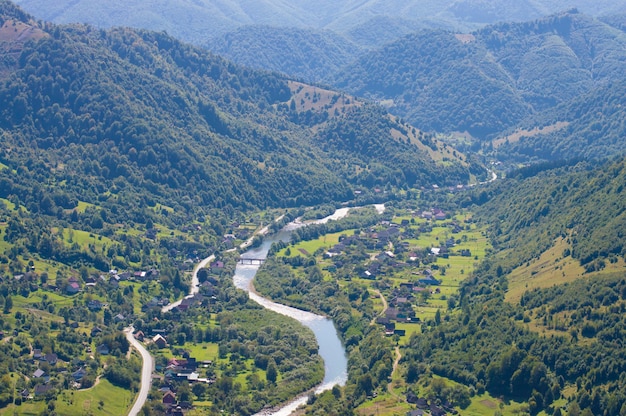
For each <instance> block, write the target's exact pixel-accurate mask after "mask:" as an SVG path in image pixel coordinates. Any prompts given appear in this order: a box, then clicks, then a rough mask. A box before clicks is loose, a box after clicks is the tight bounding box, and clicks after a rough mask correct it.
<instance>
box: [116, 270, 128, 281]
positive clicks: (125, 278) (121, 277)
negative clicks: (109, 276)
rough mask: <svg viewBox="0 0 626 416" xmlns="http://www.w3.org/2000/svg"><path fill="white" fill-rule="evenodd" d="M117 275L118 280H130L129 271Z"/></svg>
mask: <svg viewBox="0 0 626 416" xmlns="http://www.w3.org/2000/svg"><path fill="white" fill-rule="evenodd" d="M117 277H119V279H118V280H120V281H122V282H124V281H126V280H130V272H123V273H120V274H118V275H117Z"/></svg>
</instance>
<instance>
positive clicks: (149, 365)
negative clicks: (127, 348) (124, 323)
mask: <svg viewBox="0 0 626 416" xmlns="http://www.w3.org/2000/svg"><path fill="white" fill-rule="evenodd" d="M134 331H135V328H133V327H132V326H129V327H128V328H126V329H125V330H124V333H125V334H126V339H127V340H128V342H130V344H131V345H132V346H133V347H135V349H136V350H137V351H139V354H141V359H142V360H143V364H142V366H141V388H140V389H139V394H138V395H137V398H136V399H135V403H134V404H133V407H132V408H131V409H130V412H128V416H137V415H138V414H139V412H140V411H141V408H142V407H143V405H144V404H145V403H146V400H148V393H149V392H150V384H151V383H152V371H153V370H154V359H153V358H152V355H150V353H149V352H148V350H146V348H145V347H144V346H143V345H141V343H140V342H139V341H137V340H136V339H135V337H134V336H133V332H134Z"/></svg>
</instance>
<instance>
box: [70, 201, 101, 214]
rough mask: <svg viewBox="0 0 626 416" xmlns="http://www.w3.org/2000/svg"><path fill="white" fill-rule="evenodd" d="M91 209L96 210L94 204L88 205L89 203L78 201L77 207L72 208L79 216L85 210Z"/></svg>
mask: <svg viewBox="0 0 626 416" xmlns="http://www.w3.org/2000/svg"><path fill="white" fill-rule="evenodd" d="M89 207H92V208H96V206H95V205H94V204H90V203H89V202H83V201H78V205H77V206H76V208H74V209H75V210H76V212H78V213H79V214H82V213H83V212H85V211H86V210H87V208H89Z"/></svg>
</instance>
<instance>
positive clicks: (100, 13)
mask: <svg viewBox="0 0 626 416" xmlns="http://www.w3.org/2000/svg"><path fill="white" fill-rule="evenodd" d="M18 3H19V4H20V5H21V6H22V7H24V8H25V10H27V11H29V12H31V13H33V14H35V15H36V17H37V18H40V19H45V20H48V21H53V22H56V23H78V22H80V23H90V24H93V25H95V26H98V27H104V28H109V27H113V26H131V27H136V28H145V29H151V30H156V31H162V30H166V31H167V32H168V33H169V34H171V35H173V36H175V37H177V38H180V39H183V40H185V41H189V42H193V43H196V44H201V43H204V42H205V41H206V40H207V39H209V38H212V37H215V36H220V35H223V34H225V33H227V32H230V31H233V30H234V29H236V28H237V27H240V26H246V25H251V24H252V25H259V24H260V25H271V26H278V27H299V28H314V29H328V30H333V31H335V32H337V33H342V34H346V33H349V32H351V31H352V30H354V28H356V27H359V26H369V27H372V28H373V26H374V25H376V24H377V22H379V21H378V20H376V19H377V18H378V17H386V18H389V21H390V22H391V23H392V25H393V26H396V25H397V24H399V25H404V24H407V23H409V22H411V23H410V25H412V26H413V28H414V29H413V30H415V29H418V28H423V27H433V26H434V27H443V28H454V29H456V30H463V31H466V30H471V29H475V28H477V27H479V26H482V25H484V24H489V23H495V22H500V21H525V20H530V19H536V18H538V17H540V16H544V15H548V14H551V13H556V12H559V11H562V10H564V9H567V8H571V7H578V8H579V9H580V10H581V11H583V12H585V13H590V14H593V15H601V14H608V13H611V12H615V11H618V10H619V9H620V7H623V6H624V4H625V2H624V1H623V0H619V1H610V0H602V1H590V0H540V1H537V0H535V1H531V0H525V1H512V0H500V1H484V0H464V1H460V0H446V1H437V0H428V1H423V0H411V1H399V0H395V1H385V0H369V1H365V2H363V1H358V0H349V1H343V2H340V3H337V2H336V1H330V0H322V1H316V2H309V1H305V0H292V1H288V2H287V1H280V0H264V1H257V2H246V1H241V0H238V1H224V0H202V1H186V0H176V1H162V0H150V1H145V0H142V1H139V0H132V1H120V0H113V1H107V2H95V3H94V2H93V1H90V0H57V1H54V2H51V1H46V0H19V1H18ZM396 21H400V22H402V23H394V22H396ZM393 31H394V30H393V29H392V30H391V31H390V32H393ZM388 34H389V33H388ZM388 34H386V36H388ZM403 34H404V33H403ZM361 39H362V40H366V39H368V38H361ZM369 39H372V38H371V37H369ZM373 40H374V42H375V43H372V44H368V45H364V46H372V45H376V44H378V41H377V39H376V38H373Z"/></svg>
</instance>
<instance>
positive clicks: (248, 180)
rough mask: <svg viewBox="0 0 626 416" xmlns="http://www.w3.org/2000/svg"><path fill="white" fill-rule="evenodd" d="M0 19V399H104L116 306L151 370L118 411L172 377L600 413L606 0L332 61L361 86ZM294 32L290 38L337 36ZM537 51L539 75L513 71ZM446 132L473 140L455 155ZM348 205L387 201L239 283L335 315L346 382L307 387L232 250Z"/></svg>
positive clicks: (315, 364) (269, 388)
mask: <svg viewBox="0 0 626 416" xmlns="http://www.w3.org/2000/svg"><path fill="white" fill-rule="evenodd" d="M0 23H1V27H2V28H1V29H0V54H1V55H2V59H1V60H0V144H1V146H0V308H1V309H2V314H1V315H0V378H2V383H0V384H1V386H0V414H8V413H15V412H17V413H18V414H19V413H30V414H48V415H54V414H69V415H72V414H81V412H83V411H84V409H85V406H91V407H90V408H89V411H90V412H91V413H92V414H95V415H104V414H121V413H124V412H125V411H127V409H128V406H129V404H130V402H131V400H132V398H133V397H134V394H135V392H136V391H137V388H138V385H139V378H138V374H139V367H140V365H141V363H140V359H139V357H138V356H137V355H136V354H135V353H132V352H131V351H132V350H131V348H130V346H129V343H128V341H127V339H126V337H125V335H124V332H123V330H124V329H125V328H128V327H129V326H130V325H132V326H133V327H134V329H135V330H136V331H138V332H137V333H139V332H141V334H142V336H145V339H146V342H145V344H146V345H148V348H149V349H150V352H151V353H152V354H153V356H154V357H155V359H156V362H157V368H156V369H155V370H156V372H155V382H154V385H153V389H152V391H151V394H150V400H149V402H148V405H147V406H145V408H144V409H143V410H142V414H144V415H150V414H162V413H164V412H165V411H167V406H166V403H164V400H167V399H168V398H171V396H172V395H174V396H176V397H177V401H178V402H179V403H183V404H185V406H186V405H187V403H188V404H189V406H196V409H195V410H194V409H191V413H190V414H193V411H199V410H198V409H202V411H203V412H205V413H208V414H223V413H228V414H231V413H232V414H245V415H248V414H254V413H256V412H258V411H260V410H262V409H268V408H270V407H273V406H277V405H279V404H280V403H282V402H284V401H285V400H288V399H289V398H291V397H293V396H296V395H298V394H301V393H302V392H308V393H306V394H307V397H308V402H307V407H306V409H305V410H304V412H306V413H308V414H316V415H320V414H346V415H350V414H363V415H365V414H374V413H375V412H376V411H378V405H379V404H380V403H385V404H389V403H391V406H392V407H393V409H394V410H391V411H389V412H390V413H394V412H395V413H397V414H403V413H408V412H410V411H417V407H418V406H417V404H418V402H420V403H423V400H426V401H428V402H429V403H430V406H431V407H430V412H431V414H433V413H436V412H438V411H439V409H448V410H446V411H447V412H450V413H452V411H451V410H450V409H452V410H454V411H457V412H458V411H461V412H462V411H470V412H471V411H475V410H474V409H475V407H476V406H481V403H483V402H484V403H490V404H493V406H494V408H493V409H491V412H490V414H492V413H495V414H513V413H515V414H532V415H535V414H540V415H559V414H569V415H580V414H584V415H589V414H592V415H616V414H626V395H624V393H623V392H624V383H626V357H625V356H624V348H623V342H622V339H623V338H624V335H625V333H624V331H625V330H626V329H625V324H626V322H625V321H624V319H623V315H624V310H625V308H626V281H625V279H624V267H626V260H625V258H626V257H625V256H626V248H625V247H624V245H623V237H624V233H625V232H626V230H625V229H624V227H625V225H624V224H626V221H625V218H624V215H625V214H624V212H625V208H626V207H625V206H624V204H625V202H624V201H625V200H626V198H625V195H624V192H625V191H624V183H626V161H625V160H624V158H623V156H620V155H622V154H623V148H622V144H621V137H622V136H623V124H624V123H623V122H622V119H623V117H622V116H623V114H622V112H623V107H624V106H623V105H622V100H623V96H624V94H623V93H622V92H623V87H624V86H623V81H622V80H621V79H620V76H622V75H621V65H620V62H622V60H623V58H624V57H623V56H622V55H623V53H622V52H623V49H624V48H623V42H624V35H623V32H622V31H621V29H620V28H619V27H620V26H619V19H617V20H615V19H613V20H611V19H602V20H600V19H595V18H592V17H589V16H587V15H584V14H582V13H579V12H577V11H575V10H570V11H568V12H565V13H560V14H558V15H554V16H551V17H548V18H541V19H538V20H535V21H532V22H527V23H503V24H496V25H492V26H487V27H483V28H481V29H477V30H475V31H473V32H472V33H471V34H468V35H467V36H460V37H459V36H457V35H455V34H454V33H452V32H447V31H441V30H427V31H422V32H418V33H414V34H411V35H408V36H407V37H405V38H403V39H401V40H398V41H395V42H393V43H389V44H387V45H386V46H384V47H383V48H382V49H380V50H372V51H369V52H368V53H367V54H366V55H364V56H363V57H361V58H360V59H359V60H358V61H357V63H356V64H354V65H353V66H351V67H350V66H348V67H344V69H340V68H339V67H337V68H333V69H332V72H334V71H335V70H338V71H345V72H341V73H340V74H339V75H336V78H332V79H333V82H335V83H336V85H341V86H342V87H343V88H346V89H347V90H350V91H352V93H355V94H359V95H364V96H365V97H366V98H357V97H356V96H352V95H350V94H349V93H347V92H342V91H335V90H333V89H332V88H330V87H326V86H321V85H312V84H307V83H304V82H302V80H294V79H292V78H290V77H287V76H285V75H281V74H278V73H274V72H267V71H264V70H258V69H251V68H249V67H245V66H241V65H239V64H235V63H233V62H230V61H228V60H226V59H224V58H221V57H219V56H217V55H215V54H213V53H210V52H207V51H206V50H205V49H203V48H200V47H196V46H191V45H188V44H185V43H182V42H181V41H179V40H177V39H175V38H174V37H172V36H170V35H168V34H167V33H165V32H150V31H147V30H142V29H130V28H121V27H117V28H114V29H102V28H97V27H93V26H89V25H84V24H67V25H62V24H55V23H50V22H44V21H36V20H35V18H33V17H32V16H30V15H28V14H27V13H25V12H23V11H22V10H21V9H19V8H18V7H17V6H15V5H14V4H13V3H11V2H9V1H6V0H0ZM243 32H245V31H243ZM287 32H289V31H287ZM252 33H262V34H263V35H260V36H270V35H271V34H272V33H273V32H272V31H271V30H269V29H268V28H263V27H260V28H256V29H255V31H252ZM289 33H291V32H289ZM289 33H288V35H289V36H292V35H293V36H297V34H296V33H295V32H293V33H292V34H289ZM298 33H299V32H298ZM315 33H316V34H319V33H318V32H315ZM240 35H241V36H242V38H245V36H246V33H240ZM233 36H234V35H233ZM280 36H287V35H285V34H283V35H280ZM320 36H323V37H321V38H315V39H318V41H317V43H316V42H313V44H311V45H310V47H311V48H312V49H311V50H310V51H308V52H307V51H306V50H305V51H301V52H302V54H307V55H315V54H316V53H317V54H319V53H321V52H320V50H321V47H320V44H321V43H322V42H324V43H334V42H336V43H335V46H336V49H335V52H334V53H335V54H337V55H342V54H345V53H346V51H347V49H352V48H356V47H354V44H351V43H349V42H348V43H343V41H344V40H343V39H342V40H340V39H336V38H334V37H333V36H331V35H330V34H328V33H323V34H321V35H320ZM364 36H365V34H364ZM233 39H237V38H236V37H235V38H233ZM585 39H593V42H594V43H593V45H592V47H591V46H589V45H588V44H586V43H585ZM233 42H236V41H235V40H233ZM588 46H589V47H588ZM318 47H319V48H318ZM352 51H353V52H356V50H352ZM488 56H489V57H491V58H490V59H487V57H488ZM407 57H410V59H408V58H407ZM296 58H299V59H302V56H300V57H296ZM325 58H327V59H329V60H333V59H334V58H333V55H327V56H325ZM346 58H348V57H347V56H346ZM547 58H550V59H547ZM276 59H280V55H278V54H277V55H275V56H273V57H270V58H268V61H274V60H276ZM320 59H321V58H320ZM568 59H572V60H574V61H576V65H575V66H574V67H572V66H568V65H569V64H568ZM545 60H549V62H550V66H549V67H546V71H547V73H548V77H545V78H542V77H539V76H538V75H537V74H535V73H533V72H532V71H530V70H529V68H532V67H536V66H537V65H538V63H539V62H543V61H545ZM459 62H461V63H459ZM342 63H346V64H347V60H346V61H345V62H342ZM570 63H571V62H570ZM269 64H270V62H268V63H267V65H269ZM322 64H324V63H323V62H320V65H322ZM264 65H265V64H264ZM441 68H447V70H446V71H445V72H444V73H443V75H441ZM309 69H310V68H309ZM319 71H322V67H320V69H319V70H317V69H314V70H313V72H315V73H319V74H320V76H322V73H321V72H319ZM313 72H307V69H306V68H304V69H303V72H302V77H310V76H312V74H313ZM330 73H331V71H329V72H327V73H326V74H323V76H324V77H326V76H330V75H329V74H330ZM563 77H565V79H566V80H567V81H568V82H567V83H565V86H564V87H563V88H559V89H555V88H554V82H555V80H560V79H562V78H563ZM328 79H330V78H328ZM459 79H463V80H464V82H465V84H463V85H462V86H460V87H458V84H457V83H454V82H452V81H455V82H457V81H458V80H459ZM511 80H514V81H515V82H512V81H511ZM457 87H458V88H457ZM455 94H459V95H460V96H458V95H455ZM476 94H478V95H476ZM390 99H392V101H393V105H391V106H389V100H390ZM420 100H423V102H422V106H421V107H413V105H414V104H415V103H416V102H417V103H420V102H421V101H420ZM386 108H388V109H390V110H391V111H394V112H396V114H397V115H396V116H394V115H391V114H390V113H389V112H388V111H387V109H386ZM398 115H399V116H398ZM401 117H402V118H401ZM557 122H558V123H557ZM538 126H539V127H542V128H543V129H542V130H540V131H541V133H537V130H535V129H536V128H538ZM459 131H466V132H468V134H469V136H467V137H469V138H467V140H468V143H469V144H468V145H467V146H465V148H468V149H469V148H473V149H475V150H482V152H483V154H482V155H466V154H463V153H462V152H461V151H459V150H458V149H455V148H454V147H453V146H452V143H453V142H454V140H451V139H450V137H451V135H452V136H453V135H454V134H456V132H459ZM464 137H466V136H464ZM483 157H484V158H483ZM607 157H608V159H606V158H607ZM490 158H497V159H498V160H500V159H501V160H503V161H505V162H506V165H505V166H506V167H509V166H511V167H514V169H510V170H508V171H504V169H503V170H499V169H501V168H502V167H501V165H500V164H499V162H496V161H495V160H496V159H490ZM519 162H524V163H519ZM528 162H541V163H532V164H529V163H528ZM486 166H489V167H490V169H493V170H497V174H496V173H494V175H495V177H494V176H492V175H491V171H489V170H488V169H487V168H486ZM489 178H493V179H494V180H493V181H490V182H489V181H488V179H489ZM372 203H379V204H380V203H385V212H384V213H383V214H379V213H378V212H377V211H376V210H375V209H374V208H373V207H371V206H370V207H365V208H361V209H354V210H353V211H354V212H352V213H351V214H350V215H349V216H347V217H346V218H344V219H342V220H341V221H332V222H328V223H325V224H319V225H311V226H308V227H304V228H300V229H298V230H297V231H294V232H293V238H292V240H291V242H289V243H284V244H277V245H275V246H274V247H272V249H271V250H270V255H269V258H268V259H267V261H266V262H265V263H264V265H263V267H262V268H261V270H260V271H259V274H258V276H257V282H256V284H257V289H258V290H259V292H261V293H263V294H265V295H266V296H268V297H272V298H273V299H275V300H279V301H281V302H284V303H287V304H290V305H292V306H295V307H298V308H301V309H305V310H309V311H313V312H315V313H318V314H322V315H325V316H328V317H330V318H331V319H332V320H333V321H334V323H335V326H336V328H337V330H338V333H339V336H340V337H341V339H342V341H343V342H344V345H345V348H346V350H347V353H348V358H349V360H348V380H347V382H346V385H345V386H335V387H333V388H332V389H331V390H329V391H326V392H324V393H322V394H319V395H316V394H313V393H311V392H310V391H309V390H310V389H311V388H313V387H314V386H316V385H317V384H318V383H320V381H321V380H322V378H323V363H322V362H321V359H320V357H319V355H318V351H317V345H316V343H315V339H314V337H313V335H312V333H311V332H309V331H308V330H306V329H304V328H302V327H301V326H299V325H297V324H296V323H295V322H293V321H291V320H289V319H287V318H284V317H281V316H277V315H275V314H273V313H270V312H268V311H266V310H264V309H262V308H261V307H260V306H258V305H257V304H255V303H253V302H252V301H250V300H249V299H248V297H247V295H246V294H245V293H243V292H241V291H238V290H237V289H235V288H234V286H233V284H232V275H233V272H234V267H235V264H236V262H237V256H238V255H239V250H238V247H241V246H242V244H244V245H245V244H248V243H247V242H249V244H251V245H252V246H256V245H259V244H261V242H262V241H263V235H262V233H259V232H260V230H263V229H266V230H268V232H275V231H278V230H279V229H280V228H281V227H282V226H284V225H285V224H287V223H289V222H291V221H294V220H296V219H300V220H301V221H307V220H310V219H319V218H322V217H325V216H327V215H329V214H331V213H332V212H334V211H335V209H337V208H339V207H344V208H345V207H359V206H361V207H363V206H366V205H369V204H372ZM327 240H328V242H330V241H332V242H333V245H334V246H335V247H334V249H336V251H331V250H330V249H331V248H333V247H330V243H328V244H327ZM329 253H330V254H329ZM209 255H214V256H215V258H214V260H213V261H211V262H210V263H209V264H208V265H207V266H206V267H205V268H203V269H201V270H200V271H199V272H198V276H199V283H200V287H199V294H198V295H194V296H191V297H188V298H187V299H186V300H185V301H184V303H182V302H181V305H184V307H182V308H174V309H173V310H172V311H169V312H167V311H166V310H167V306H168V305H170V304H171V303H173V302H174V301H176V300H180V299H182V298H183V297H184V296H185V295H186V294H188V293H189V290H190V285H191V283H190V282H191V276H192V274H193V269H194V266H195V265H196V264H197V263H198V262H199V261H200V260H202V259H205V258H207V257H208V256H209ZM390 311H391V312H393V313H391V312H390ZM391 321H393V322H391ZM392 324H393V325H392ZM157 335H158V336H161V337H162V338H163V342H164V344H161V343H157V342H156V341H154V340H155V339H156V340H159V341H160V339H159V338H158V337H157ZM155 337H156V338H155ZM151 339H152V340H153V342H150V341H149V340H151ZM185 365H187V366H190V367H185ZM194 366H195V367H194ZM168 367H169V368H168ZM191 367H194V368H191ZM181 368H182V369H183V370H185V371H187V370H192V369H193V371H194V372H196V371H197V372H196V373H195V374H194V375H193V377H191V379H189V378H183V377H182V376H180V375H179V374H184V373H181V372H179V373H177V372H176V371H175V369H177V370H180V369H181ZM194 377H195V378H194ZM198 380H203V381H201V382H198ZM111 397H118V398H120V399H119V400H115V401H113V400H111V399H110V398H111ZM420 399H421V400H422V401H420ZM86 403H89V404H86ZM432 406H434V407H432ZM468 409H469V410H468ZM483 410H484V408H483Z"/></svg>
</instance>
